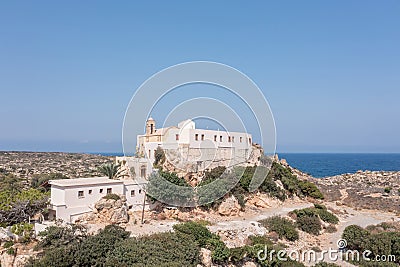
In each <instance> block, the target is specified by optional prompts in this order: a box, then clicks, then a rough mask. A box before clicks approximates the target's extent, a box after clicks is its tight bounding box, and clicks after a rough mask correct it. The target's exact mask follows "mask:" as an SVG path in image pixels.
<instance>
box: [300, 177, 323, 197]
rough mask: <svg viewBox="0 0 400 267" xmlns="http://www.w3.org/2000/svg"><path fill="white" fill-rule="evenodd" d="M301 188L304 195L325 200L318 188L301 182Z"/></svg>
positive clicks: (309, 183) (306, 182)
mask: <svg viewBox="0 0 400 267" xmlns="http://www.w3.org/2000/svg"><path fill="white" fill-rule="evenodd" d="M299 188H300V191H301V193H302V194H303V195H305V196H310V197H312V198H316V199H324V195H323V194H322V193H321V191H319V189H318V187H317V186H316V185H315V184H313V183H311V182H308V181H299Z"/></svg>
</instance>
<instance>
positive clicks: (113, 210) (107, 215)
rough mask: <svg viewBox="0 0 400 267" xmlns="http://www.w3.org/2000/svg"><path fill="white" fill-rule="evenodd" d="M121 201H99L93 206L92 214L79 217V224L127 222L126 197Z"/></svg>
mask: <svg viewBox="0 0 400 267" xmlns="http://www.w3.org/2000/svg"><path fill="white" fill-rule="evenodd" d="M120 198H121V199H119V200H114V199H104V198H102V199H100V200H99V201H98V202H96V204H95V205H94V209H93V211H92V212H90V213H87V214H84V215H82V216H81V217H79V219H78V221H79V222H91V223H106V224H121V223H128V222H129V215H128V207H127V204H126V197H124V196H120Z"/></svg>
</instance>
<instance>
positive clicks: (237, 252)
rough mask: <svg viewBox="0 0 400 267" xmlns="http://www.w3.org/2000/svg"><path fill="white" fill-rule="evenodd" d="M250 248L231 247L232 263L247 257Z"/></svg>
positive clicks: (230, 258)
mask: <svg viewBox="0 0 400 267" xmlns="http://www.w3.org/2000/svg"><path fill="white" fill-rule="evenodd" d="M248 250H249V247H248V246H243V247H238V248H231V249H229V255H230V257H229V261H230V262H232V263H238V262H240V261H242V260H243V259H244V258H245V257H246V255H247V252H248Z"/></svg>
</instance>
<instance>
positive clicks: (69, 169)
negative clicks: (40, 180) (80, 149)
mask: <svg viewBox="0 0 400 267" xmlns="http://www.w3.org/2000/svg"><path fill="white" fill-rule="evenodd" d="M112 161H114V157H105V156H100V155H91V154H77V153H60V152H8V151H0V174H13V175H15V176H16V177H19V178H25V179H26V178H28V179H29V178H32V177H33V176H34V175H35V174H50V173H61V174H63V175H65V176H68V177H71V178H74V177H90V176H96V175H98V173H97V167H98V166H100V165H102V164H104V163H109V162H112Z"/></svg>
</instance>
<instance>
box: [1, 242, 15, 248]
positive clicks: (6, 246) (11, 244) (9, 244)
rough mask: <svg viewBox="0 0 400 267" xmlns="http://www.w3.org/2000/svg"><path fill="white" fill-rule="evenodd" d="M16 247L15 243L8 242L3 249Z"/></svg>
mask: <svg viewBox="0 0 400 267" xmlns="http://www.w3.org/2000/svg"><path fill="white" fill-rule="evenodd" d="M12 246H14V242H13V241H6V242H5V243H4V245H3V248H10V247H12Z"/></svg>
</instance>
